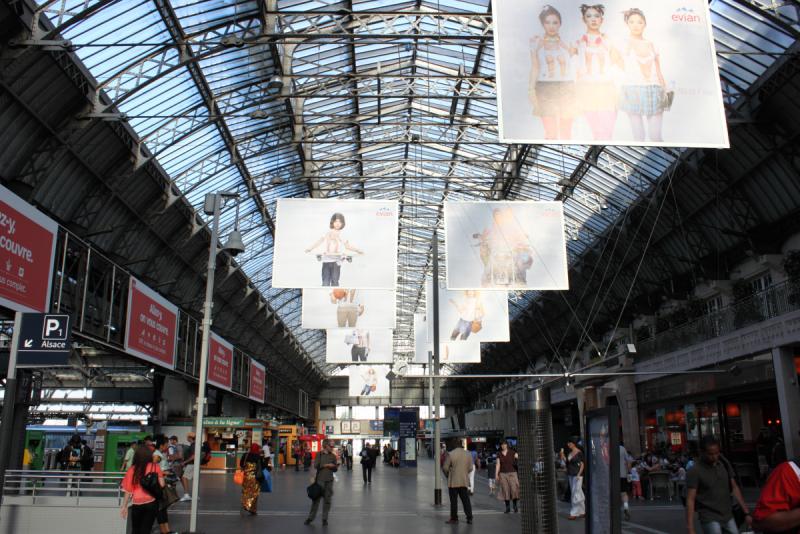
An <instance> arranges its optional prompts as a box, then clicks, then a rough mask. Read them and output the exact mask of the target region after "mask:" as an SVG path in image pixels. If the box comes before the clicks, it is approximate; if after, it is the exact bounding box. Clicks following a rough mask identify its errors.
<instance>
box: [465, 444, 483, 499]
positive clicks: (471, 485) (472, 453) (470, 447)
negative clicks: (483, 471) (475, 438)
mask: <svg viewBox="0 0 800 534" xmlns="http://www.w3.org/2000/svg"><path fill="white" fill-rule="evenodd" d="M467 452H469V454H470V456H471V457H472V463H473V464H474V466H475V468H474V469H473V470H472V471H470V472H469V494H470V495H474V494H475V471H477V470H478V469H480V467H481V465H480V461H479V460H478V451H477V450H476V449H475V444H474V443H470V444H469V445H467Z"/></svg>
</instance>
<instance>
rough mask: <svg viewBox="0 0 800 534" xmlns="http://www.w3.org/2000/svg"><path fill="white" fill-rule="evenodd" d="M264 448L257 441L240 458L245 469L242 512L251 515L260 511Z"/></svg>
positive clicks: (241, 466) (241, 465)
mask: <svg viewBox="0 0 800 534" xmlns="http://www.w3.org/2000/svg"><path fill="white" fill-rule="evenodd" d="M261 454H262V449H261V447H259V446H258V444H257V443H253V444H252V445H250V451H249V452H248V453H247V454H245V455H244V456H242V459H241V460H239V467H240V468H241V470H242V471H244V481H243V482H242V512H246V513H248V514H250V515H256V514H257V513H258V496H259V495H260V494H261V481H262V480H264V474H263V472H264V465H265V464H264V460H262V458H261Z"/></svg>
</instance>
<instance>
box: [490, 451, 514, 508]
mask: <svg viewBox="0 0 800 534" xmlns="http://www.w3.org/2000/svg"><path fill="white" fill-rule="evenodd" d="M517 459H518V456H517V453H516V452H515V451H513V450H511V448H510V447H509V446H508V442H507V441H503V442H502V443H501V444H500V452H499V453H498V454H497V463H496V466H495V478H496V479H497V486H498V488H499V491H498V493H497V498H498V499H500V500H501V501H504V502H505V503H506V513H509V512H511V503H513V504H514V513H517V512H518V511H519V507H518V504H517V503H518V501H519V476H518V475H517V470H516V468H515V467H514V464H515V463H516V460H517Z"/></svg>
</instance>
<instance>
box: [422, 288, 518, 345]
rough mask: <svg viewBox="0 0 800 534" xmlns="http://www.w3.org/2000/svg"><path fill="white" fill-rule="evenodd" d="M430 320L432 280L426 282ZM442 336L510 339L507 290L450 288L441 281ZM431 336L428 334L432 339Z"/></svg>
mask: <svg viewBox="0 0 800 534" xmlns="http://www.w3.org/2000/svg"><path fill="white" fill-rule="evenodd" d="M425 291H426V302H427V303H428V306H427V310H428V312H427V313H428V318H427V323H428V324H429V325H432V324H433V294H432V291H433V282H432V281H431V280H428V281H427V282H426V284H425ZM439 336H440V337H439V340H440V341H441V342H445V341H448V340H449V341H453V342H460V341H467V340H473V341H483V342H489V341H508V340H509V339H510V337H509V336H510V333H509V323H508V293H506V292H505V291H481V290H477V289H447V288H445V287H444V283H443V282H439ZM431 337H432V334H431V336H429V339H430V338H431Z"/></svg>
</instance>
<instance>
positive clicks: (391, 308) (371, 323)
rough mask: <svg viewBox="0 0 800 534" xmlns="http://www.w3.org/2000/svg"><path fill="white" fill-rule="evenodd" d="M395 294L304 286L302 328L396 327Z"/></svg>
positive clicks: (377, 290) (381, 290)
mask: <svg viewBox="0 0 800 534" xmlns="http://www.w3.org/2000/svg"><path fill="white" fill-rule="evenodd" d="M396 309H397V307H396V294H395V292H394V291H390V290H384V289H339V288H332V289H304V290H303V311H302V327H303V328H313V329H319V330H328V329H330V328H356V327H358V328H394V327H395V317H396Z"/></svg>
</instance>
